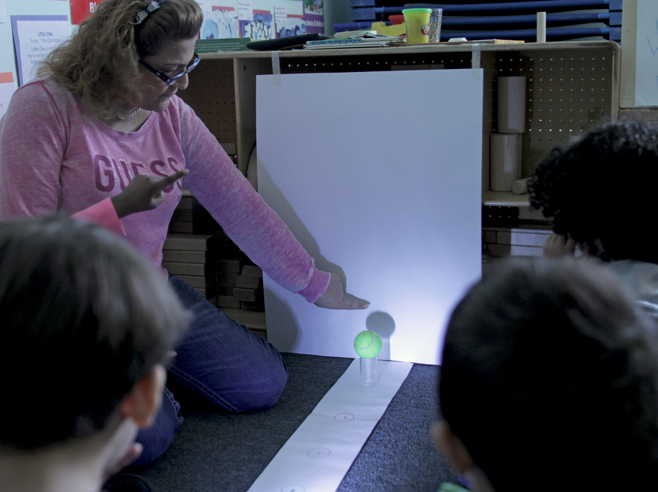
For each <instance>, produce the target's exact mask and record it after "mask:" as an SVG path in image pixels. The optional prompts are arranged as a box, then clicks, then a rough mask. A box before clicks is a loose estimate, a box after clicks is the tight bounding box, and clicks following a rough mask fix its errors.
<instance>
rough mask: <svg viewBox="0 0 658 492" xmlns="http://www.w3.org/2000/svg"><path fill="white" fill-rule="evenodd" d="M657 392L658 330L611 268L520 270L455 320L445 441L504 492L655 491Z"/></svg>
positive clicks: (457, 461)
mask: <svg viewBox="0 0 658 492" xmlns="http://www.w3.org/2000/svg"><path fill="white" fill-rule="evenodd" d="M657 385H658V330H657V329H656V326H655V325H654V324H653V322H652V321H650V320H648V319H646V318H645V317H644V316H643V315H642V314H641V313H640V312H639V311H638V310H637V309H636V308H635V305H634V303H633V301H632V300H631V299H630V297H629V295H628V294H627V293H626V291H625V290H624V289H623V287H621V286H620V284H619V283H618V282H617V281H615V279H614V278H612V277H611V276H610V275H608V274H607V273H606V272H605V271H603V269H602V268H601V267H597V266H595V265H592V264H590V262H585V261H583V260H580V261H578V260H574V259H570V260H547V259H537V260H536V261H522V262H521V261H519V262H509V263H505V264H502V265H499V266H498V267H497V268H494V269H493V270H492V271H491V272H490V274H488V275H487V277H486V278H485V279H483V280H482V281H481V282H480V283H478V284H477V285H475V286H474V287H473V288H472V289H471V290H470V291H469V292H468V294H467V295H466V296H465V298H464V299H463V300H462V301H461V302H460V303H459V304H458V306H457V307H456V309H455V311H454V312H453V314H452V317H451V319H450V322H449V325H448V329H447V333H446V337H445V345H444V348H443V360H442V366H441V377H440V382H439V398H440V404H441V411H442V414H443V418H444V419H445V420H444V422H443V423H442V424H440V425H438V426H437V428H436V429H435V438H436V439H437V441H438V442H439V445H440V447H441V449H442V450H443V451H444V453H445V454H446V455H447V457H448V458H450V459H451V461H452V462H453V464H454V465H455V467H456V468H457V471H458V472H460V473H463V472H464V471H465V470H466V469H467V468H469V466H471V463H469V460H471V459H472V464H474V465H475V467H477V468H479V469H481V470H482V471H483V472H484V474H485V475H486V476H487V478H488V479H489V481H490V482H491V484H492V485H493V488H494V489H495V490H497V491H500V492H510V491H515V490H519V491H525V490H551V491H555V490H561V489H563V488H568V489H569V490H621V488H622V487H623V488H624V489H632V488H633V487H634V486H638V487H639V486H640V485H643V486H645V487H646V486H647V485H652V486H654V487H655V486H656V485H658V481H657V480H656V471H657V470H656V467H657V464H658V461H657V460H658V388H657ZM450 443H451V444H450ZM464 451H466V453H465V452H464ZM475 467H474V468H475ZM617 487H619V488H617Z"/></svg>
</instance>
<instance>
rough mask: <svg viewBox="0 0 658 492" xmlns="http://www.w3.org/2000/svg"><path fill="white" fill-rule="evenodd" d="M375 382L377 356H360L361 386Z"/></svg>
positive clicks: (371, 384) (374, 383) (372, 384)
mask: <svg viewBox="0 0 658 492" xmlns="http://www.w3.org/2000/svg"><path fill="white" fill-rule="evenodd" d="M376 384H377V357H373V358H372V359H364V358H363V357H361V386H374V385H376Z"/></svg>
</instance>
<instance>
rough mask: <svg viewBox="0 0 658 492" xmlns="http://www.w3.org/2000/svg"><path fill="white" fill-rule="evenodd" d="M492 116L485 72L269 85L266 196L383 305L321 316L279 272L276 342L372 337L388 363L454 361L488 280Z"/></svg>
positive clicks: (264, 85) (261, 91)
mask: <svg viewBox="0 0 658 492" xmlns="http://www.w3.org/2000/svg"><path fill="white" fill-rule="evenodd" d="M428 88H431V90H428ZM326 94H331V96H332V97H324V95H326ZM391 94H394V97H393V99H391V97H392V96H391ZM482 114H483V72H482V70H481V69H455V70H408V71H404V70H401V71H387V72H351V73H311V74H284V75H261V76H258V77H257V93H256V126H257V139H256V141H257V142H258V191H259V193H260V194H261V196H262V197H263V198H264V199H265V201H266V202H267V203H268V204H269V205H270V206H271V207H272V208H273V209H274V210H275V211H276V212H277V214H278V215H279V216H280V217H281V218H282V219H283V220H284V221H285V222H286V224H287V225H288V227H289V228H290V229H291V231H292V232H293V234H294V235H295V237H296V238H297V239H298V240H299V241H300V242H301V244H302V245H303V246H304V248H305V249H306V251H308V252H309V253H310V254H311V256H312V257H313V258H314V259H315V262H316V265H317V266H318V268H320V269H321V270H323V271H328V272H333V273H336V274H337V275H338V276H339V277H341V278H342V279H343V282H344V283H345V285H346V287H347V292H349V293H350V294H353V295H355V296H358V297H360V298H363V299H366V300H368V301H370V306H369V308H368V309H366V310H360V311H336V310H330V309H321V308H318V307H317V306H315V305H313V304H311V303H309V302H307V301H306V300H304V299H303V298H302V297H301V296H299V295H296V294H292V293H290V292H288V291H287V290H285V289H284V288H282V287H280V286H279V285H277V284H276V283H275V282H273V281H272V280H271V279H270V278H269V277H267V276H266V275H265V276H264V288H265V315H266V318H267V335H268V341H270V342H271V343H273V344H274V346H275V347H277V349H279V350H281V351H285V352H296V353H304V354H313V355H322V356H333V357H355V356H356V354H355V352H354V347H353V342H354V338H355V336H356V335H357V334H358V333H359V332H361V331H362V330H366V329H370V330H373V331H376V332H378V333H379V334H380V336H381V338H382V342H383V349H382V352H381V354H380V357H381V358H382V359H384V360H395V361H406V362H415V363H422V364H438V363H440V360H439V350H440V344H441V342H442V339H443V331H444V328H445V323H446V320H447V317H448V316H449V314H450V313H451V311H452V309H453V308H454V305H455V304H456V302H457V301H458V300H459V298H460V297H461V296H462V295H463V294H464V292H465V290H466V288H467V287H468V286H469V285H471V284H472V283H473V282H475V281H476V280H477V279H478V278H479V277H480V275H481V268H482V251H481V233H482V232H481V228H482V221H481V210H482V195H481V191H482V184H481V183H482V131H481V129H482V126H483V116H482ZM304 115H306V116H304ZM308 115H313V117H312V118H310V117H309V116H308ZM287 120H291V121H292V120H294V121H297V123H298V124H297V125H288V126H287V127H286V128H288V129H289V130H290V131H281V125H282V122H285V121H287Z"/></svg>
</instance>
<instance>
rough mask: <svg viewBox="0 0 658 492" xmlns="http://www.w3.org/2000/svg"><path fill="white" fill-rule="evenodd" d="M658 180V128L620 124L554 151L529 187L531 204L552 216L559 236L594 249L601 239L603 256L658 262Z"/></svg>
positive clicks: (538, 170) (599, 130)
mask: <svg viewBox="0 0 658 492" xmlns="http://www.w3.org/2000/svg"><path fill="white" fill-rule="evenodd" d="M657 183H658V131H657V129H656V128H654V127H651V126H648V125H645V124H641V123H624V122H615V123H610V124H608V125H605V126H603V127H601V128H598V129H596V130H593V131H591V132H589V133H588V134H586V135H585V136H584V138H583V139H582V140H581V141H579V142H577V143H575V144H574V145H572V146H570V147H567V148H566V149H560V148H556V149H554V150H553V151H552V152H551V153H550V155H549V156H548V157H547V158H546V159H544V160H543V161H542V162H541V163H540V164H539V165H538V167H537V170H536V171H535V173H534V175H533V176H532V178H531V179H530V181H529V182H528V189H529V191H530V203H531V205H532V206H533V207H535V208H537V209H540V210H541V211H542V213H543V214H544V216H546V217H548V218H552V219H553V230H554V231H555V232H556V233H557V234H562V235H565V236H568V237H571V238H573V239H574V240H576V241H577V242H579V243H585V244H588V245H589V246H590V252H592V251H591V248H592V247H593V246H595V245H596V243H597V240H600V244H601V246H602V247H603V252H601V251H599V252H598V253H603V255H602V257H603V258H604V259H614V260H623V259H632V260H640V261H647V262H650V263H658V248H656V247H655V243H654V240H653V234H654V226H653V221H654V219H655V217H656V213H655V208H656V199H655V196H656V187H657V186H658V185H657ZM593 253H594V254H596V253H597V252H596V251H594V252H593Z"/></svg>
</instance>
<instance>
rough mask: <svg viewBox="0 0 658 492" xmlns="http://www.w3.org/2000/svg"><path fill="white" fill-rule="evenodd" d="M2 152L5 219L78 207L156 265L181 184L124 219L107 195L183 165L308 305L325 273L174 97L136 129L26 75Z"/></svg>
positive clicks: (191, 184)
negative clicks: (117, 126)
mask: <svg viewBox="0 0 658 492" xmlns="http://www.w3.org/2000/svg"><path fill="white" fill-rule="evenodd" d="M0 150H1V152H0V218H2V219H6V218H10V217H20V216H32V217H34V216H38V215H42V214H49V213H53V212H55V211H58V210H65V211H66V212H68V213H71V214H75V213H77V212H80V213H78V214H76V216H83V217H87V218H89V219H91V220H94V221H96V222H99V223H101V224H102V225H104V226H105V227H108V228H110V229H113V230H116V231H119V232H125V236H126V238H127V240H128V241H129V242H130V243H132V244H133V246H135V247H136V248H137V249H138V250H139V251H140V252H141V253H142V254H143V255H144V256H146V257H147V258H148V259H149V260H150V261H151V262H152V263H153V264H154V265H156V266H157V267H160V264H161V261H162V244H163V243H164V240H165V239H166V237H167V228H168V226H169V221H170V220H171V216H172V213H173V211H174V209H175V208H176V206H177V204H178V202H179V201H180V197H181V194H182V185H181V184H180V182H178V183H175V184H174V185H172V186H169V187H168V188H166V189H165V190H164V193H165V197H166V198H165V200H164V202H163V203H162V204H161V205H160V206H159V207H157V208H156V209H155V210H151V211H147V212H140V213H136V214H133V215H129V216H127V217H124V218H123V219H121V220H119V219H118V217H117V215H116V211H115V210H114V208H113V207H112V204H111V201H110V200H109V198H110V197H112V196H114V195H117V194H119V193H120V192H121V191H122V190H123V189H125V187H126V185H127V184H128V183H129V182H130V181H131V180H132V178H133V177H134V176H135V175H136V174H138V173H140V174H146V175H152V176H153V175H155V176H167V175H170V174H172V173H174V172H176V171H179V170H181V169H185V168H187V169H189V171H190V173H189V175H187V176H186V177H185V178H184V182H185V187H186V188H187V189H188V190H190V191H191V192H192V194H193V195H194V196H195V197H196V198H197V199H198V200H199V202H200V203H201V204H202V205H203V206H204V207H205V208H206V210H208V212H210V214H211V215H212V216H213V217H214V218H215V220H217V222H218V223H219V224H220V225H221V226H222V228H223V229H224V232H225V233H226V234H227V235H228V236H229V237H230V238H231V239H232V240H233V241H234V242H235V243H236V244H237V245H238V246H239V247H240V248H241V249H242V251H244V253H245V254H246V255H247V256H248V257H249V258H251V260H252V261H254V263H256V264H257V265H259V266H260V267H261V268H262V269H263V271H265V272H266V273H267V274H268V275H269V276H270V277H271V278H272V279H273V280H274V281H276V282H277V283H279V284H280V285H282V286H283V287H285V288H286V289H288V290H290V291H292V292H297V293H299V294H301V295H302V296H303V297H304V298H305V299H307V300H308V301H310V302H314V301H316V300H317V299H318V298H319V297H320V296H321V295H322V294H323V293H324V291H325V290H326V288H327V286H328V284H329V279H330V275H329V274H328V273H326V272H321V271H319V270H318V269H317V268H316V267H315V264H314V261H313V259H312V258H311V257H310V256H309V255H308V253H307V252H306V251H305V250H304V248H303V247H302V245H301V244H300V243H299V242H298V241H297V240H296V239H295V237H294V236H293V235H292V233H291V232H290V230H289V229H288V227H287V226H286V225H285V224H284V223H283V221H282V220H281V219H280V218H279V216H278V215H277V214H276V213H275V212H274V211H273V210H272V209H270V208H269V206H268V205H267V204H266V203H265V202H264V201H263V200H262V198H261V197H260V195H258V193H256V191H255V190H254V189H253V187H252V186H251V184H250V183H249V182H248V181H247V179H246V178H245V177H244V176H243V175H242V173H241V172H240V171H239V170H238V169H237V168H236V167H235V165H234V164H233V162H231V160H230V159H229V157H228V156H227V155H226V153H225V152H224V150H223V149H222V147H221V145H219V143H218V142H217V139H216V138H215V137H214V136H213V135H212V134H211V133H210V131H209V130H208V129H207V128H206V127H205V125H204V124H203V123H202V122H201V120H200V119H199V118H198V117H197V116H196V114H195V113H194V111H193V110H192V108H190V107H189V106H188V105H187V104H185V103H184V102H183V101H182V100H181V99H180V98H179V97H177V96H173V97H172V99H171V104H170V105H169V108H168V109H167V110H166V111H164V112H162V113H155V112H153V113H151V115H150V117H149V119H148V120H147V121H146V123H144V125H143V126H142V127H141V128H140V129H139V130H138V131H137V132H134V133H125V132H120V131H116V130H113V129H112V128H110V127H108V126H107V125H105V124H104V123H102V122H100V121H99V120H97V119H96V118H95V117H94V116H93V115H92V114H91V113H90V112H89V111H88V109H87V108H86V106H85V105H84V104H83V103H82V102H81V100H80V99H79V98H78V97H77V96H73V95H71V93H70V92H69V91H68V90H66V89H64V88H62V87H61V86H59V85H57V84H55V83H54V82H52V81H35V82H31V83H29V84H26V85H24V86H23V87H21V88H19V89H18V90H17V91H16V92H15V93H14V95H13V97H12V99H11V102H10V104H9V107H8V108H7V113H6V114H5V116H4V118H3V119H2V121H0ZM92 206H93V207H92ZM89 207H91V208H89ZM86 209H87V210H86ZM81 211H82V212H81ZM122 228H123V230H122Z"/></svg>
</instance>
